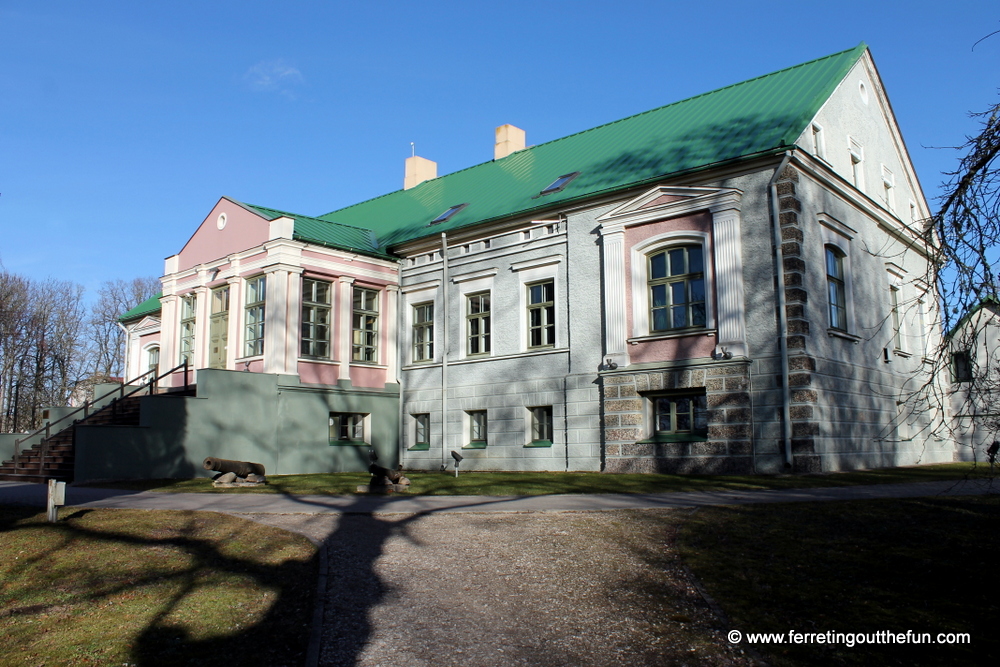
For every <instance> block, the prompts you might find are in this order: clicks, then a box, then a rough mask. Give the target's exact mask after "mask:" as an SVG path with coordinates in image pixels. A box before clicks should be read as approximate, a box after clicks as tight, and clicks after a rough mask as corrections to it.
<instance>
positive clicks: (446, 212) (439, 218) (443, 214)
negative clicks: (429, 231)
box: [431, 202, 469, 225]
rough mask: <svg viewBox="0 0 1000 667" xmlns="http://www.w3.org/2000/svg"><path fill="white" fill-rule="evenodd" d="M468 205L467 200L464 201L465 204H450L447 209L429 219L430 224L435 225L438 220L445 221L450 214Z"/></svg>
mask: <svg viewBox="0 0 1000 667" xmlns="http://www.w3.org/2000/svg"><path fill="white" fill-rule="evenodd" d="M468 205H469V204H468V202H466V203H465V204H459V205H457V206H452V207H451V208H449V209H448V210H447V211H445V212H444V213H442V214H441V215H439V216H438V217H436V218H434V219H433V220H431V224H432V225H436V224H438V223H440V222H445V221H446V220H449V219H450V218H451V216H453V215H455V214H456V213H458V212H459V211H461V210H462V209H463V208H465V207H466V206H468Z"/></svg>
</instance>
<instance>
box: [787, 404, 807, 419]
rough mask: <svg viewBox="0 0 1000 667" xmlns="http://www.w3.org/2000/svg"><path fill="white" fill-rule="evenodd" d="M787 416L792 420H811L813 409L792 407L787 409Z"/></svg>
mask: <svg viewBox="0 0 1000 667" xmlns="http://www.w3.org/2000/svg"><path fill="white" fill-rule="evenodd" d="M788 414H789V415H791V417H792V419H812V418H813V407H812V406H811V405H793V406H791V407H790V408H789V409H788Z"/></svg>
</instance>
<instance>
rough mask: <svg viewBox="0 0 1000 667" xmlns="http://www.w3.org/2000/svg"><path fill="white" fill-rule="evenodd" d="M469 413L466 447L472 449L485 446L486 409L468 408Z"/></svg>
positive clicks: (487, 423)
mask: <svg viewBox="0 0 1000 667" xmlns="http://www.w3.org/2000/svg"><path fill="white" fill-rule="evenodd" d="M467 414H468V415H469V444H467V445H466V447H469V448H472V449H482V448H483V447H486V443H487V434H488V429H489V421H488V418H487V414H486V410H470V411H469V412H468V413H467Z"/></svg>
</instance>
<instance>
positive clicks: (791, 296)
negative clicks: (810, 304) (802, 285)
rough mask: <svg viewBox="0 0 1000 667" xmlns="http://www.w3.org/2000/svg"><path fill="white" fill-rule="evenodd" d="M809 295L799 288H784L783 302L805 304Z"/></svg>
mask: <svg viewBox="0 0 1000 667" xmlns="http://www.w3.org/2000/svg"><path fill="white" fill-rule="evenodd" d="M808 297H809V294H808V292H806V291H805V290H804V289H799V288H786V289H785V302H786V303H805V302H806V301H808Z"/></svg>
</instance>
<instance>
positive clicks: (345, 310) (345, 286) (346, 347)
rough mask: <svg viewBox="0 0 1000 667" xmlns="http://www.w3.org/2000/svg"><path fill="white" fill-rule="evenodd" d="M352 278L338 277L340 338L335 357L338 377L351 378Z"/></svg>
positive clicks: (342, 378)
mask: <svg viewBox="0 0 1000 667" xmlns="http://www.w3.org/2000/svg"><path fill="white" fill-rule="evenodd" d="M353 283H354V278H350V277H348V276H341V277H340V278H339V279H338V282H337V284H338V286H339V290H338V299H337V322H338V324H339V326H338V329H339V332H340V340H339V343H338V345H337V348H338V351H337V357H338V358H339V361H340V379H341V380H350V379H351V320H352V318H353V314H354V288H353V287H352V285H353Z"/></svg>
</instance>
